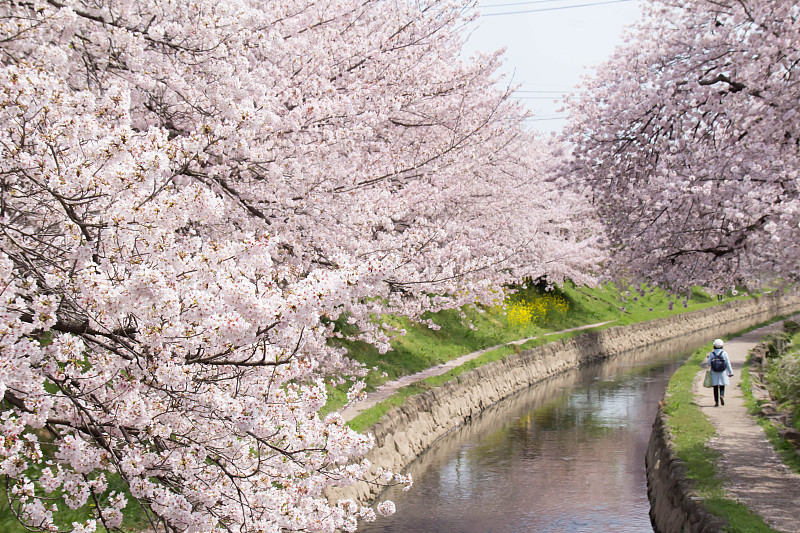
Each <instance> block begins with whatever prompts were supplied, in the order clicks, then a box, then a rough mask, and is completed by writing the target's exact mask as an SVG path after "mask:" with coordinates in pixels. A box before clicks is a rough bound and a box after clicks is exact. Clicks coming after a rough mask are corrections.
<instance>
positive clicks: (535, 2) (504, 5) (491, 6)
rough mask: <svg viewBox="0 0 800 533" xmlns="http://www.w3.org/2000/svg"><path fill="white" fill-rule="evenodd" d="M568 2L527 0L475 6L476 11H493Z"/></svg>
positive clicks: (559, 0)
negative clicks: (498, 8)
mask: <svg viewBox="0 0 800 533" xmlns="http://www.w3.org/2000/svg"><path fill="white" fill-rule="evenodd" d="M566 1H569V0H528V1H526V2H510V3H506V4H493V5H492V4H481V3H478V4H477V6H476V7H477V8H478V9H494V8H496V7H513V6H529V5H533V4H551V3H553V2H566Z"/></svg>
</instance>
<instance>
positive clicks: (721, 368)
mask: <svg viewBox="0 0 800 533" xmlns="http://www.w3.org/2000/svg"><path fill="white" fill-rule="evenodd" d="M723 344H724V343H723V342H722V339H716V340H715V341H714V349H713V350H711V351H710V352H709V353H708V356H707V357H706V364H707V365H708V366H709V367H710V368H711V386H712V387H714V407H719V404H722V405H725V385H730V380H729V379H728V378H729V377H730V376H732V375H733V368H731V361H730V359H729V358H728V352H726V351H725V350H723V349H722V346H723Z"/></svg>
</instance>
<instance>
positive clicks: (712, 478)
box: [664, 326, 776, 533]
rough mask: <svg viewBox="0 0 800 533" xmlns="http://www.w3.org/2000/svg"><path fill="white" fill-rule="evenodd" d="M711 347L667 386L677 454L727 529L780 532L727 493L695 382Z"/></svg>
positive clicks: (734, 532)
mask: <svg viewBox="0 0 800 533" xmlns="http://www.w3.org/2000/svg"><path fill="white" fill-rule="evenodd" d="M756 327H760V326H756ZM751 329H754V328H751ZM742 333H743V332H740V333H737V334H736V335H732V337H735V336H738V335H741V334H742ZM711 348H712V346H711V344H708V345H706V346H704V347H702V348H700V349H698V350H697V351H695V352H693V353H692V355H691V356H690V357H689V359H688V360H687V361H686V363H685V364H684V365H683V366H681V367H680V368H679V369H678V370H677V371H676V372H675V374H674V375H673V376H672V378H671V379H670V382H669V385H668V386H667V394H666V396H665V405H664V412H665V413H666V415H667V416H668V425H669V428H670V431H671V432H672V435H673V437H674V445H675V450H676V453H677V455H678V457H679V458H680V459H681V460H682V461H683V462H684V464H685V465H686V469H687V471H686V476H687V477H688V478H689V479H692V480H693V481H694V484H695V489H696V491H697V493H698V495H699V496H700V497H702V498H703V505H704V506H705V507H706V509H708V511H710V512H711V513H713V514H715V515H717V516H719V517H721V518H723V519H725V520H726V521H727V522H728V526H727V527H726V529H725V530H726V531H728V532H729V533H776V532H775V530H774V529H772V528H770V527H769V526H768V525H767V524H766V523H764V521H763V519H762V518H761V517H760V516H758V515H756V514H754V513H752V512H751V511H750V510H749V509H748V508H747V507H746V506H745V505H742V504H741V503H738V502H736V501H734V500H733V499H732V498H731V497H730V496H729V495H728V494H727V492H726V491H725V490H724V488H723V486H722V479H721V477H720V476H719V475H718V474H719V471H718V467H717V465H718V461H719V458H720V454H719V452H717V451H715V450H712V449H711V448H709V447H708V446H707V445H706V443H707V442H708V440H709V439H710V438H711V437H713V436H714V435H715V434H716V430H715V429H714V426H713V425H712V424H711V422H709V421H708V419H707V418H706V417H705V415H703V413H702V412H701V411H700V409H699V408H698V407H697V404H696V403H695V401H694V394H693V392H692V383H693V381H694V377H695V375H696V374H697V373H698V372H699V371H700V370H701V366H700V364H701V363H702V362H703V360H704V359H705V356H706V354H707V353H708V352H709V351H710V350H711Z"/></svg>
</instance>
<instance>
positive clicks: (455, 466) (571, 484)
mask: <svg viewBox="0 0 800 533" xmlns="http://www.w3.org/2000/svg"><path fill="white" fill-rule="evenodd" d="M707 337H708V334H706V335H705V336H702V337H697V338H682V339H678V340H673V341H669V342H666V343H662V344H659V345H655V346H650V347H648V348H647V349H644V350H638V351H635V352H630V353H628V354H625V355H622V356H618V357H616V358H614V359H612V360H610V361H606V362H604V363H602V364H597V365H591V366H585V367H582V368H580V369H576V370H573V371H570V372H567V373H564V374H560V375H558V376H555V377H553V378H550V379H548V380H546V381H544V382H541V383H539V384H537V385H534V386H532V387H530V388H528V389H526V390H524V391H522V392H520V393H518V394H515V395H513V396H511V397H510V398H507V399H506V400H503V401H502V402H499V403H497V404H495V405H493V406H492V407H490V408H489V409H487V410H485V411H484V412H483V413H481V414H480V415H479V416H476V417H473V419H472V420H470V421H469V422H468V423H467V424H465V425H463V426H461V427H459V428H458V429H456V430H455V431H453V432H451V433H449V434H448V435H446V436H445V437H443V438H442V439H440V440H439V441H437V442H436V443H435V444H434V445H433V446H432V447H431V448H430V449H429V450H428V451H427V452H426V453H424V454H423V455H422V456H421V457H419V458H418V459H417V460H416V461H415V462H414V463H412V464H411V465H410V466H409V468H408V471H409V472H410V473H411V474H412V476H413V478H414V486H413V488H412V489H411V490H410V491H408V492H402V491H400V490H399V489H395V488H391V489H389V490H388V491H386V492H385V493H384V494H383V495H382V496H381V498H380V499H379V501H382V500H385V499H390V500H392V501H394V502H395V504H396V506H397V512H396V514H395V515H393V516H391V517H388V518H380V517H379V518H378V520H377V521H376V522H375V523H373V524H363V525H361V526H360V527H359V528H358V531H359V533H363V532H366V533H375V532H382V533H511V532H530V533H534V532H537V533H538V532H542V533H544V532H546V533H555V532H559V533H560V532H564V533H582V532H593V533H595V532H615V533H633V532H652V531H653V529H652V527H651V525H650V518H649V514H648V513H649V510H650V503H649V502H648V499H647V484H646V478H645V466H644V456H645V450H646V448H647V442H648V439H649V437H650V429H651V426H652V424H653V420H654V419H655V415H656V409H657V407H658V402H659V401H660V400H661V399H662V398H663V395H664V391H665V389H666V385H667V382H668V381H669V378H670V377H671V376H672V374H673V373H674V371H675V369H676V368H677V367H678V366H679V365H680V364H681V363H682V362H683V361H684V360H685V359H686V357H687V356H688V354H689V353H690V351H691V350H692V349H694V348H695V347H696V346H698V345H700V344H702V343H703V342H707V341H708V338H707Z"/></svg>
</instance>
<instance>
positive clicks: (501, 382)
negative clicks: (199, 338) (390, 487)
mask: <svg viewBox="0 0 800 533" xmlns="http://www.w3.org/2000/svg"><path fill="white" fill-rule="evenodd" d="M798 309H800V298H798V297H797V296H791V297H790V296H784V295H778V296H769V297H762V298H758V299H753V300H744V301H734V302H728V303H725V304H722V305H719V306H716V307H711V308H708V309H702V310H699V311H692V312H688V313H684V314H681V315H676V316H672V317H668V318H663V319H657V320H651V321H648V322H642V323H639V324H633V325H630V326H620V327H612V328H608V329H605V330H601V331H594V332H587V333H584V334H581V335H580V336H577V337H573V338H571V339H566V340H561V341H556V342H552V343H550V344H545V345H543V346H539V347H536V348H533V349H530V350H524V351H522V352H520V353H518V354H511V355H509V356H508V357H506V358H505V359H503V360H502V361H497V362H494V363H491V364H488V365H484V366H482V367H479V368H476V369H474V370H472V371H470V372H467V373H465V374H462V375H461V376H459V377H458V378H457V379H456V380H453V381H450V382H447V383H444V384H443V385H442V386H440V387H437V388H435V389H433V390H431V391H428V392H426V393H424V394H420V395H417V396H414V397H411V398H409V399H408V401H407V402H406V403H405V404H404V405H402V406H400V407H396V408H394V409H392V410H391V411H390V412H389V413H387V414H386V415H385V416H384V417H383V418H382V419H381V421H380V422H378V424H376V425H375V426H374V427H373V428H372V432H373V434H374V435H375V446H374V447H373V448H372V450H370V452H369V453H368V455H367V457H368V458H369V459H370V461H371V462H372V464H373V465H374V466H382V467H385V468H389V469H391V470H393V471H398V472H399V471H401V470H402V469H404V468H405V467H406V466H408V465H409V464H410V463H411V462H412V461H413V460H414V459H415V458H416V457H417V456H418V455H420V454H421V453H423V452H424V451H425V450H427V449H428V448H429V447H430V446H431V445H432V444H433V443H434V442H435V441H436V440H437V439H439V438H440V437H442V436H443V435H445V434H446V433H448V432H449V431H451V430H453V429H454V428H456V427H457V426H459V425H461V424H463V423H464V422H465V421H467V420H468V419H469V418H470V417H472V416H473V415H476V414H478V413H479V412H480V411H482V410H483V409H485V408H486V407H488V406H490V405H492V404H493V403H496V402H498V401H500V400H502V399H503V398H506V397H508V396H510V395H511V394H513V393H515V392H517V391H520V390H522V389H525V388H526V387H529V386H530V385H533V384H534V383H537V382H539V381H542V380H544V379H546V378H548V377H550V376H553V375H555V374H558V373H560V372H564V371H566V370H569V369H571V368H575V367H577V366H580V365H583V364H587V363H590V362H594V361H599V360H602V359H606V358H609V357H612V356H614V355H617V354H621V353H625V352H627V351H630V350H635V349H640V348H643V347H646V346H648V345H650V344H654V343H658V342H663V341H666V340H669V339H673V338H676V337H681V336H687V335H692V334H694V335H697V334H698V333H701V334H702V333H703V332H705V333H706V334H707V335H706V336H705V337H704V340H703V341H702V342H708V341H710V340H712V339H713V338H715V337H720V336H724V335H728V334H730V333H734V332H736V331H740V330H742V329H745V328H748V327H750V326H752V325H755V324H758V323H760V322H765V321H767V320H769V319H770V318H771V317H773V316H776V315H780V314H788V313H791V312H795V311H797V310H798ZM380 490H381V489H380V487H376V486H374V485H370V484H367V483H356V484H354V485H351V486H349V487H346V488H343V489H337V490H336V491H330V492H329V493H328V497H329V498H330V499H332V500H339V499H345V498H352V499H355V500H357V501H359V502H362V503H366V502H370V501H372V500H374V499H375V498H376V497H377V496H378V494H379V493H380Z"/></svg>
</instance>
